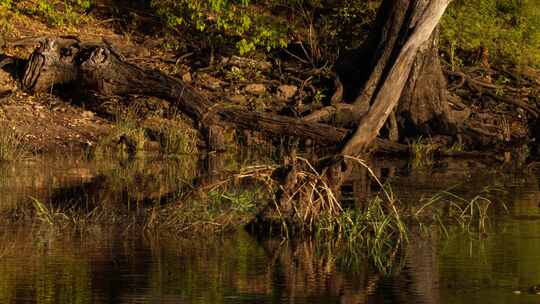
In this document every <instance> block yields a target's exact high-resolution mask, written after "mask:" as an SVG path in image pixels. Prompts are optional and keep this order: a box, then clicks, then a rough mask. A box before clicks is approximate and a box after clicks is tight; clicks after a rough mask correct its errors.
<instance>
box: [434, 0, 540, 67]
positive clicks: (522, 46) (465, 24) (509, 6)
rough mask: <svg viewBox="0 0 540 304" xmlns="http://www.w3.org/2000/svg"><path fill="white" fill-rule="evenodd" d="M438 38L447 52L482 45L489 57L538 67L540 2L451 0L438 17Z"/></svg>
mask: <svg viewBox="0 0 540 304" xmlns="http://www.w3.org/2000/svg"><path fill="white" fill-rule="evenodd" d="M442 42H443V46H444V47H446V48H447V49H448V50H449V52H450V53H451V54H455V52H456V51H462V52H465V53H469V54H474V53H475V52H478V50H479V49H480V48H485V49H487V50H488V51H489V54H490V55H491V57H492V58H497V59H502V60H504V61H509V62H511V63H514V64H520V65H533V66H537V67H540V2H538V1H537V0H475V1H469V0H455V1H453V3H452V4H451V5H450V7H449V8H448V11H447V13H446V15H445V17H444V18H443V20H442Z"/></svg>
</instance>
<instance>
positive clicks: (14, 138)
mask: <svg viewBox="0 0 540 304" xmlns="http://www.w3.org/2000/svg"><path fill="white" fill-rule="evenodd" d="M27 155H28V149H27V146H26V144H25V143H24V138H23V137H22V136H21V135H20V134H19V133H17V132H16V131H15V130H13V129H12V128H10V127H9V126H7V125H6V124H0V161H13V160H19V159H22V158H24V157H26V156H27Z"/></svg>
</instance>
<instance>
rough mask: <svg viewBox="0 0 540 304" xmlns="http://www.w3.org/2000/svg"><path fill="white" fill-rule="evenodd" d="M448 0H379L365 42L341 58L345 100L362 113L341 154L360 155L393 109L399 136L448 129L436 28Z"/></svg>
mask: <svg viewBox="0 0 540 304" xmlns="http://www.w3.org/2000/svg"><path fill="white" fill-rule="evenodd" d="M449 2H450V0H435V1H427V0H385V1H383V3H382V4H381V6H380V8H379V12H378V15H377V18H376V21H375V25H374V28H373V30H372V31H371V32H370V35H369V37H368V39H367V40H366V42H365V43H364V44H363V45H362V46H361V47H360V48H359V49H356V50H353V51H350V52H348V53H346V54H344V56H342V58H340V61H339V63H338V64H337V66H336V69H337V73H338V77H339V79H340V80H341V82H342V84H343V88H344V91H343V99H344V100H345V101H349V102H353V104H354V105H355V107H356V108H357V109H358V112H360V113H362V114H364V115H363V116H362V117H361V119H360V121H359V129H358V132H357V135H356V136H355V139H354V140H352V141H351V142H350V143H348V144H347V145H346V146H347V148H346V149H344V152H345V153H351V154H359V153H361V151H359V150H362V149H365V148H366V147H367V146H368V145H369V142H370V141H372V140H373V138H374V136H376V135H377V134H378V133H379V131H380V128H381V127H382V124H384V123H385V122H386V120H387V118H388V116H389V115H391V113H392V111H394V109H395V111H396V113H397V121H398V125H399V131H400V135H402V136H414V135H418V134H422V133H430V132H434V131H437V132H447V131H449V130H450V129H451V128H452V121H451V119H450V116H449V107H448V104H447V98H446V80H445V78H444V76H443V74H442V69H441V66H440V62H439V57H438V49H437V36H438V35H437V31H435V27H436V25H437V24H438V22H439V19H440V18H441V15H442V13H443V12H444V10H445V9H446V7H447V5H448V3H449ZM366 112H367V113H368V114H365V113H366ZM361 138H363V139H362V142H363V144H361V147H362V149H360V147H358V148H355V149H352V148H353V146H356V144H353V143H354V142H358V141H359V140H360V139H361ZM355 150H356V151H355Z"/></svg>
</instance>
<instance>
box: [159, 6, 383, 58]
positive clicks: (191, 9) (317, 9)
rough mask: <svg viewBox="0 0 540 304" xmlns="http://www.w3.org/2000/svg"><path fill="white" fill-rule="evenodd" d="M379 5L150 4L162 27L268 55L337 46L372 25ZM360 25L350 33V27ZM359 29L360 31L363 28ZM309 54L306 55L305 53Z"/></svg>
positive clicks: (245, 51)
mask: <svg viewBox="0 0 540 304" xmlns="http://www.w3.org/2000/svg"><path fill="white" fill-rule="evenodd" d="M378 3H379V1H378V0H371V1H360V0H355V1H347V2H346V3H345V4H343V5H341V4H339V5H329V4H327V3H323V1H320V0H293V1H283V0H209V1H200V0H151V6H152V7H153V8H154V9H155V10H156V12H157V14H158V16H160V17H161V19H162V20H163V23H164V24H165V25H166V26H167V27H168V28H170V29H173V30H175V31H181V30H198V31H200V32H203V33H205V34H210V35H214V36H219V37H222V38H223V37H225V38H232V39H233V40H234V41H235V44H236V47H237V49H238V51H239V53H240V54H246V53H249V52H251V51H253V50H255V49H256V48H263V49H265V50H267V51H270V50H273V49H276V48H283V47H286V46H287V45H288V44H289V43H291V42H301V43H305V44H306V45H308V47H307V48H309V49H313V48H314V47H317V45H314V43H315V42H318V41H322V39H321V37H319V36H320V35H323V36H324V37H323V38H324V41H325V42H332V41H334V39H335V38H336V37H337V36H338V35H339V34H344V33H346V34H347V35H348V36H350V35H351V34H354V33H355V32H357V31H358V29H362V26H363V25H366V24H368V23H369V22H370V21H371V19H372V17H373V16H374V15H375V14H374V12H375V10H376V8H377V6H378ZM353 24H354V25H355V26H354V29H353V30H351V28H350V27H349V26H351V25H353ZM358 25H360V26H358ZM306 55H307V54H306Z"/></svg>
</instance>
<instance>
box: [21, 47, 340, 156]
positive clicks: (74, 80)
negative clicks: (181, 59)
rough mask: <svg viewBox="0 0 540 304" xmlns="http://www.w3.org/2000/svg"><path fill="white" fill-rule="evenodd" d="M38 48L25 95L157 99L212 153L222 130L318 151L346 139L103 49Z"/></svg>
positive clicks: (24, 83)
mask: <svg viewBox="0 0 540 304" xmlns="http://www.w3.org/2000/svg"><path fill="white" fill-rule="evenodd" d="M32 41H35V39H34V40H32ZM38 42H39V47H38V48H36V50H35V51H34V52H33V53H32V55H31V57H30V60H29V62H28V64H27V68H26V70H25V73H24V77H23V79H22V87H23V89H25V90H26V91H30V92H43V91H48V90H50V88H51V87H53V86H54V85H58V84H75V85H76V86H77V87H78V90H79V91H81V92H85V91H89V90H90V91H94V92H96V93H97V94H99V95H104V96H112V95H128V94H138V95H148V96H155V97H159V98H163V99H165V100H168V101H169V102H170V103H171V104H172V105H173V106H175V107H177V108H178V109H179V110H181V111H182V112H183V113H185V114H186V115H188V116H189V117H190V118H191V119H193V120H194V121H195V122H196V123H197V124H198V126H199V128H200V129H201V131H204V133H205V135H206V136H207V142H208V143H209V145H210V147H211V148H213V149H220V148H222V147H220V145H221V144H222V142H223V140H222V139H221V138H220V137H221V136H222V134H221V133H222V132H221V131H222V130H221V128H222V127H226V126H233V127H236V128H241V129H247V130H252V131H259V132H262V133H264V134H267V135H270V136H273V137H275V136H293V137H298V138H302V139H310V140H313V141H314V142H316V143H318V144H321V145H336V144H338V143H340V142H342V140H343V139H344V138H345V137H346V136H347V134H348V130H346V129H339V128H335V127H333V126H330V125H327V124H323V123H316V122H309V121H304V120H301V119H296V118H292V117H286V116H280V115H276V114H272V113H265V112H254V111H247V110H246V109H243V108H241V107H237V106H230V105H223V104H219V103H215V102H213V101H211V100H210V99H208V98H206V97H205V96H203V95H202V94H200V93H198V92H197V91H196V90H195V89H193V88H192V87H190V86H189V85H187V84H185V83H184V82H183V81H181V80H179V79H176V78H173V77H170V76H168V75H165V74H164V73H161V72H159V71H155V70H145V69H142V68H140V67H138V66H136V65H133V64H131V63H128V62H126V61H125V60H124V58H123V57H122V56H121V55H120V54H119V53H118V52H116V51H115V50H114V49H113V48H112V47H111V46H110V45H107V44H100V43H83V42H81V41H80V40H79V39H75V38H72V37H67V38H65V37H59V38H50V37H49V38H44V39H42V40H39V41H38Z"/></svg>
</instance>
